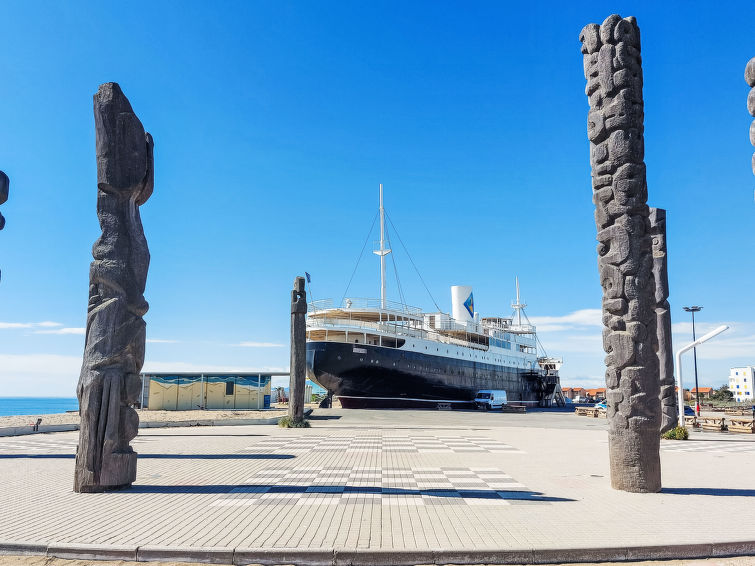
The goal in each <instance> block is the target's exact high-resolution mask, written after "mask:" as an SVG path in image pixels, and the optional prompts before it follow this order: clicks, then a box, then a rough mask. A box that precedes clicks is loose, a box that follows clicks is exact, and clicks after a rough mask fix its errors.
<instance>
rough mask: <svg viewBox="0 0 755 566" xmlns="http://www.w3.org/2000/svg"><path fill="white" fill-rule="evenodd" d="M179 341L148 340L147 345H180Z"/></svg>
mask: <svg viewBox="0 0 755 566" xmlns="http://www.w3.org/2000/svg"><path fill="white" fill-rule="evenodd" d="M178 343H179V341H178V340H163V339H162V338H147V344H178Z"/></svg>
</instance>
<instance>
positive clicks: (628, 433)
mask: <svg viewBox="0 0 755 566" xmlns="http://www.w3.org/2000/svg"><path fill="white" fill-rule="evenodd" d="M580 41H581V42H582V53H583V54H584V71H585V78H586V79H587V88H586V94H587V96H588V98H589V102H590V112H589V114H588V118H587V137H588V138H589V140H590V162H591V164H592V185H593V202H594V203H595V205H596V209H595V223H596V225H597V229H598V236H597V239H598V242H599V243H598V270H599V272H600V283H601V286H602V287H603V324H604V329H603V348H604V349H605V351H606V354H607V356H606V389H607V391H606V398H607V401H608V449H609V458H610V463H611V485H612V486H613V487H614V488H615V489H621V490H625V491H633V492H656V491H659V490H660V489H661V463H660V454H659V448H660V435H659V429H660V425H661V402H660V399H659V394H660V380H659V371H658V357H657V354H656V352H657V348H658V345H657V337H656V322H655V320H656V315H655V281H654V278H653V253H652V243H651V237H650V221H649V219H648V215H649V211H648V206H647V184H646V179H645V163H644V156H645V148H644V137H643V129H644V126H643V121H644V109H643V100H642V64H641V61H642V59H641V57H640V29H639V27H637V22H636V21H635V19H634V18H625V19H622V18H621V16H618V15H616V14H614V15H611V16H609V17H608V18H606V20H605V21H604V22H603V24H602V25H600V26H599V25H597V24H589V25H587V26H585V28H584V29H583V30H582V33H581V34H580Z"/></svg>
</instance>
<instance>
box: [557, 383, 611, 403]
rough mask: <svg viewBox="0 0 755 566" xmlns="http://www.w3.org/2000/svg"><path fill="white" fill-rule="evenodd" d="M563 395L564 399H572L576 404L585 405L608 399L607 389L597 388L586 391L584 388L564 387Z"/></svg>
mask: <svg viewBox="0 0 755 566" xmlns="http://www.w3.org/2000/svg"><path fill="white" fill-rule="evenodd" d="M561 393H563V395H564V397H566V398H567V399H571V400H572V401H574V402H575V403H584V402H590V401H595V400H596V399H605V398H606V388H605V387H596V388H594V389H585V388H584V387H562V388H561Z"/></svg>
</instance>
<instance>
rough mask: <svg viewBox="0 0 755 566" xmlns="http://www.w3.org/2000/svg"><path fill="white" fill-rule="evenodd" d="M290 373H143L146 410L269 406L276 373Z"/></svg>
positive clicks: (255, 407) (143, 405)
mask: <svg viewBox="0 0 755 566" xmlns="http://www.w3.org/2000/svg"><path fill="white" fill-rule="evenodd" d="M285 375H288V373H278V372H274V373H270V372H261V373H236V372H234V373H219V372H205V373H181V372H168V373H143V374H141V378H142V395H141V398H142V402H141V406H142V408H144V409H151V410H153V411H154V410H163V411H188V410H192V409H269V408H270V385H271V381H272V377H273V376H285Z"/></svg>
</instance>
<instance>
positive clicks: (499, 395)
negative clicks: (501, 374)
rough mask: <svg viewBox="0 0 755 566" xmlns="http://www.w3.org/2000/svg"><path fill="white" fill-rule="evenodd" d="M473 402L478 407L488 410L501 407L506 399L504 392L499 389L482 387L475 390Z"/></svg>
mask: <svg viewBox="0 0 755 566" xmlns="http://www.w3.org/2000/svg"><path fill="white" fill-rule="evenodd" d="M474 402H475V405H477V408H478V409H484V410H486V411H489V410H491V409H500V408H502V407H503V406H504V405H505V404H506V403H507V402H508V400H507V399H506V392H505V391H503V390H501V389H483V390H482V391H478V392H477V395H476V396H475V399H474Z"/></svg>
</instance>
